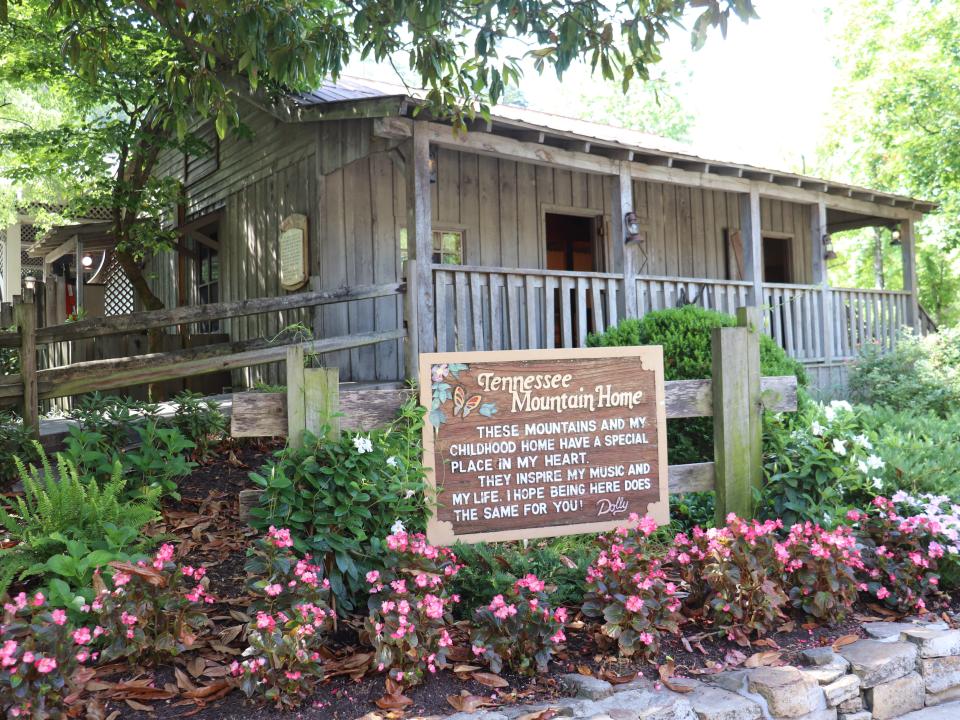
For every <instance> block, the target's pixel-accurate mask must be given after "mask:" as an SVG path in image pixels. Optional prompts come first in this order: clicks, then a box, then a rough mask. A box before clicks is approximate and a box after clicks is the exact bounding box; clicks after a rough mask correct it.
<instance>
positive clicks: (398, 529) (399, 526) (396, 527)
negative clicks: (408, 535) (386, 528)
mask: <svg viewBox="0 0 960 720" xmlns="http://www.w3.org/2000/svg"><path fill="white" fill-rule="evenodd" d="M406 531H407V528H406V527H404V525H403V520H399V519H398V520H397V521H396V522H395V523H394V524H393V526H392V527H391V528H390V532H392V533H393V534H394V535H399V534H400V533H404V532H406Z"/></svg>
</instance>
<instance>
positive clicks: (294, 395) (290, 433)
mask: <svg viewBox="0 0 960 720" xmlns="http://www.w3.org/2000/svg"><path fill="white" fill-rule="evenodd" d="M303 388H304V374H303V346H302V345H294V346H292V347H289V348H287V444H288V445H289V446H290V447H293V448H300V447H303V432H304V430H306V429H307V405H306V395H305V393H304V391H303Z"/></svg>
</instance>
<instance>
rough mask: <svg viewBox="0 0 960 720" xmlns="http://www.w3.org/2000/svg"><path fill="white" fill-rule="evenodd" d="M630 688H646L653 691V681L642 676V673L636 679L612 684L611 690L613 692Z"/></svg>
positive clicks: (625, 690)
mask: <svg viewBox="0 0 960 720" xmlns="http://www.w3.org/2000/svg"><path fill="white" fill-rule="evenodd" d="M631 690H647V691H649V692H653V683H652V682H651V681H650V680H647V679H646V678H645V677H643V675H640V676H639V677H638V678H637V679H636V680H631V681H630V682H627V683H620V684H618V685H614V686H613V692H615V693H620V692H630V691H631Z"/></svg>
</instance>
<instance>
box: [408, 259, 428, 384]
mask: <svg viewBox="0 0 960 720" xmlns="http://www.w3.org/2000/svg"><path fill="white" fill-rule="evenodd" d="M417 264H418V263H417V261H416V260H407V261H406V268H405V269H404V275H405V276H406V280H407V292H406V294H405V295H404V296H403V312H404V317H405V318H406V324H407V342H406V344H405V345H404V347H403V358H404V364H405V365H406V371H407V379H408V380H414V381H416V379H417V378H418V377H419V376H420V329H419V327H418V323H419V322H420V317H419V313H418V307H417V297H418V295H417V288H418V285H417ZM428 320H429V321H430V322H432V321H433V318H428Z"/></svg>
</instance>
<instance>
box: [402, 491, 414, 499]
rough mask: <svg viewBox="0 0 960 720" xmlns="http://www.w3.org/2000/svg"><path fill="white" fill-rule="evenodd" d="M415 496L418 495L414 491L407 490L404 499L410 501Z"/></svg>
mask: <svg viewBox="0 0 960 720" xmlns="http://www.w3.org/2000/svg"><path fill="white" fill-rule="evenodd" d="M414 495H416V493H415V492H414V491H413V490H407V493H406V495H405V496H404V497H406V498H407V500H409V499H410V498H412V497H413V496H414Z"/></svg>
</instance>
